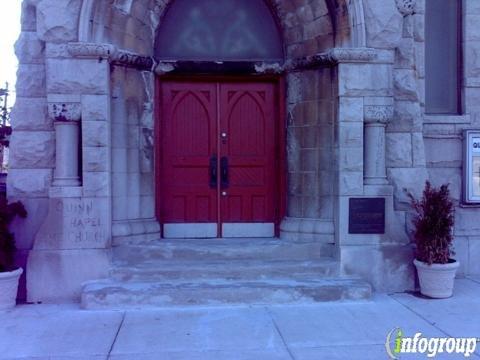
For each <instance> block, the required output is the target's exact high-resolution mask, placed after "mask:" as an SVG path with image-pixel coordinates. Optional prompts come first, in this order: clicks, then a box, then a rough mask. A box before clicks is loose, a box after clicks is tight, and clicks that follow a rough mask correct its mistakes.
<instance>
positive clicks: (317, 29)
mask: <svg viewBox="0 0 480 360" xmlns="http://www.w3.org/2000/svg"><path fill="white" fill-rule="evenodd" d="M169 4H170V3H158V2H148V1H117V2H115V3H114V5H113V6H108V5H106V4H105V3H102V2H96V3H95V4H93V3H89V2H88V1H86V2H84V4H83V9H82V20H81V21H80V24H81V26H80V38H86V39H88V40H89V41H91V40H95V42H99V43H105V42H108V43H113V44H115V45H116V46H117V47H118V48H123V49H128V50H131V51H135V52H137V53H139V54H142V55H146V56H147V55H148V56H151V55H155V54H154V48H155V46H154V43H155V39H156V37H157V34H158V31H159V30H158V29H161V28H162V21H164V20H165V13H168V9H169ZM267 4H268V7H269V8H270V10H271V12H272V15H273V16H274V18H276V22H277V23H278V25H279V26H280V28H281V33H282V37H283V38H284V44H285V59H281V60H280V61H276V62H275V63H274V64H272V63H271V62H270V63H269V62H262V61H257V62H256V63H254V62H250V64H248V66H247V68H246V69H245V68H241V69H240V72H242V71H243V72H244V73H245V74H243V76H245V75H248V74H254V75H256V76H258V75H262V74H263V75H264V74H266V73H274V74H276V75H277V76H279V77H280V76H281V77H283V78H284V79H285V80H286V81H285V84H286V87H287V91H286V98H285V101H284V103H283V104H279V105H281V106H283V107H284V108H285V110H286V114H288V130H287V149H288V164H287V170H286V172H287V175H288V184H289V185H288V189H287V190H286V191H285V194H284V195H285V198H287V200H286V203H287V204H288V205H287V209H286V211H285V212H284V213H285V215H286V216H287V217H286V218H284V219H283V220H284V221H283V222H282V224H283V225H282V227H281V229H282V235H283V236H284V237H290V238H294V237H295V238H298V237H299V236H300V237H303V238H313V237H315V238H317V239H318V238H322V239H323V241H325V242H327V243H330V244H333V243H334V224H333V223H334V200H333V193H334V189H333V183H334V176H335V170H334V161H333V156H332V155H333V153H334V143H333V140H334V136H333V133H334V123H335V121H334V116H335V112H334V109H335V106H336V105H335V94H334V88H335V79H334V77H335V74H334V72H332V71H331V69H330V68H329V65H328V64H327V63H328V61H324V65H323V66H320V67H318V66H317V67H316V68H315V69H314V70H313V69H312V70H311V69H309V68H308V65H307V66H305V67H304V68H303V69H300V68H298V69H296V68H295V67H296V66H297V65H293V66H292V64H293V63H295V62H296V61H297V59H302V58H305V59H306V58H307V57H308V56H312V55H314V54H318V53H321V52H322V51H327V50H328V49H331V48H333V47H334V46H335V45H336V44H337V45H351V44H354V43H359V44H361V43H362V41H364V30H363V31H362V29H363V27H362V24H363V23H362V21H361V20H357V19H358V18H360V19H361V18H362V16H363V13H362V11H361V10H362V7H361V2H353V1H350V2H348V4H347V3H343V2H340V3H337V2H335V1H325V2H324V1H320V2H315V3H313V4H308V3H305V4H303V5H299V4H294V3H293V2H292V3H291V2H289V1H268V2H267ZM146 14H147V15H148V16H146ZM140 19H141V20H140ZM106 22H109V23H111V24H115V25H109V24H108V23H106ZM82 24H83V26H82ZM121 28H122V29H123V28H127V29H129V28H133V29H135V31H131V32H130V33H128V32H125V31H123V30H120V29H121ZM133 33H135V37H132V34H133ZM139 34H140V35H139ZM157 60H158V57H157ZM174 60H177V59H174ZM260 60H261V59H260ZM308 61H312V59H310V60H307V62H308ZM313 61H315V60H313ZM321 61H323V60H321ZM300 62H301V61H300ZM190 65H191V64H190ZM243 66H245V64H243ZM288 66H292V70H293V71H288V72H285V71H284V70H283V68H282V67H284V68H287V67H288ZM172 67H173V68H174V70H177V72H182V71H185V68H183V69H182V68H180V69H178V67H179V62H178V61H174V62H165V61H162V62H161V63H160V64H159V65H158V66H157V73H158V72H161V73H163V72H170V71H171V70H172ZM175 67H177V69H175ZM300 67H301V66H300ZM188 71H189V72H190V73H192V72H195V71H197V72H202V71H203V72H205V69H198V68H197V69H193V70H192V69H188ZM207 71H212V70H211V69H207ZM216 71H218V67H217V69H216ZM220 71H221V72H223V73H225V70H220ZM228 71H232V70H227V73H228ZM238 71H239V70H238V68H237V69H234V70H233V72H237V73H238ZM174 72H175V71H174ZM111 79H112V91H113V94H114V97H113V98H114V100H113V101H112V133H120V134H125V133H126V130H125V127H126V128H130V129H132V128H133V127H135V126H136V125H134V124H133V122H134V120H133V119H134V118H138V119H142V120H141V121H140V124H139V125H138V129H137V130H131V131H134V132H138V133H140V134H143V135H145V137H144V138H142V137H141V141H144V142H145V143H144V144H143V145H142V144H139V145H138V154H139V155H140V157H142V155H144V156H145V157H147V159H143V160H142V159H141V160H140V166H143V169H139V168H138V167H137V164H136V163H135V162H136V160H135V159H136V157H137V156H136V155H137V150H135V149H131V148H128V146H129V145H127V147H124V148H118V149H116V147H117V146H123V145H121V144H115V143H113V144H112V146H113V147H114V150H113V153H112V161H113V164H114V166H113V172H114V175H113V177H112V182H113V184H112V187H113V204H114V205H113V208H112V209H113V210H112V217H113V219H112V220H113V236H114V237H117V238H120V237H124V236H129V235H134V233H135V232H138V231H143V230H142V229H144V228H146V227H148V228H150V229H154V228H155V226H153V225H152V224H153V223H152V222H150V223H148V221H147V219H148V217H149V216H151V215H152V211H151V209H152V202H154V196H153V195H152V193H155V191H154V189H153V188H151V189H148V187H149V186H150V185H145V184H152V185H151V186H154V184H155V181H154V178H155V177H154V176H153V167H152V164H149V161H151V159H153V149H152V148H148V146H149V145H150V146H153V141H152V132H153V130H154V129H153V121H152V118H151V117H152V113H153V110H154V108H155V106H154V102H155V100H154V99H153V98H152V97H153V95H154V93H155V91H154V76H153V75H152V74H151V73H145V72H139V71H138V70H137V71H136V70H133V69H129V68H124V67H118V66H115V67H114V68H113V72H112V74H111ZM126 83H128V89H127V88H126V86H125V85H124V84H126ZM122 87H123V88H122ZM117 93H118V96H117ZM117 99H118V101H117ZM117 114H118V116H117ZM121 114H128V116H127V119H125V116H124V115H121ZM128 117H130V120H129V119H128ZM145 121H147V122H148V123H149V124H146V123H145ZM122 123H123V124H124V125H122ZM126 124H128V125H126ZM115 139H117V137H114V142H115V141H116V140H115ZM125 141H126V140H125V139H124V140H123V142H124V143H125ZM145 145H146V146H147V148H145V147H144V148H142V146H145ZM134 146H137V145H134ZM148 158H149V159H150V160H149V159H148ZM117 163H120V164H123V165H124V166H123V167H121V168H118V173H116V174H115V172H116V170H117V169H116V167H115V164H117ZM129 164H130V165H129ZM147 168H149V169H150V171H149V169H147ZM125 174H126V177H127V180H120V179H122V178H124V177H125ZM117 181H118V184H116V182H117ZM139 183H140V184H139ZM145 186H147V188H146V189H145ZM140 187H143V189H140ZM138 193H141V196H140V197H139V196H138ZM157 193H158V191H157ZM127 203H128V204H129V205H130V206H129V207H126V206H124V204H127ZM147 208H148V209H150V210H148V211H146V210H145V209H147ZM135 209H138V211H137V210H135ZM140 209H143V214H142V213H141V210H140ZM139 211H140V213H139ZM128 212H130V214H129V213H128ZM152 217H153V216H152ZM139 219H143V220H141V221H139ZM141 224H144V226H143V227H142V225H141ZM145 224H147V225H145ZM135 229H137V230H135ZM152 236H154V235H152ZM155 236H156V235H155Z"/></svg>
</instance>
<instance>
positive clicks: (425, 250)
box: [408, 181, 460, 299]
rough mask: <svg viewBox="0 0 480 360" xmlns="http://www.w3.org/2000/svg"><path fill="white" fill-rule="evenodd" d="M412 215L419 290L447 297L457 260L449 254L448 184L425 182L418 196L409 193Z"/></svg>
mask: <svg viewBox="0 0 480 360" xmlns="http://www.w3.org/2000/svg"><path fill="white" fill-rule="evenodd" d="M408 195H409V197H410V200H411V204H412V207H413V209H414V210H415V217H414V218H413V225H414V228H415V229H414V234H413V235H414V238H415V243H416V256H415V260H414V261H413V262H414V264H415V267H416V268H417V273H418V279H419V282H420V292H421V293H422V294H423V295H425V296H428V297H431V298H439V299H441V298H448V297H450V296H452V293H453V283H454V279H455V274H456V272H457V269H458V267H459V265H460V263H459V262H458V261H456V260H454V259H452V256H453V255H455V253H454V252H453V250H452V241H453V232H452V229H453V225H454V223H455V215H454V205H453V202H452V200H451V198H450V190H449V188H448V185H442V186H440V188H435V187H433V186H432V185H431V184H430V182H428V181H427V182H426V184H425V189H424V190H423V196H422V198H421V199H420V200H417V199H415V198H414V197H413V195H412V194H408Z"/></svg>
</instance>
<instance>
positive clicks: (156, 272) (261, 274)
mask: <svg viewBox="0 0 480 360" xmlns="http://www.w3.org/2000/svg"><path fill="white" fill-rule="evenodd" d="M337 275H339V266H338V261H335V260H334V259H331V258H325V259H322V260H319V261H259V260H232V261H229V262H225V261H209V262H206V261H203V262H198V261H195V262H194V261H172V260H163V261H153V262H143V263H139V264H136V265H134V266H122V265H120V266H114V268H113V269H112V271H111V278H112V279H114V280H116V281H128V282H133V281H140V282H151V281H164V280H169V279H184V280H186V279H189V280H195V279H199V280H205V279H209V278H221V279H226V280H255V279H257V280H264V279H281V278H290V279H318V278H320V277H332V276H337Z"/></svg>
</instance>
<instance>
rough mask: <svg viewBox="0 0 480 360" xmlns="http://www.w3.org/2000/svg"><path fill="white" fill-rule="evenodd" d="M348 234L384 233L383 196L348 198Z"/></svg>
mask: <svg viewBox="0 0 480 360" xmlns="http://www.w3.org/2000/svg"><path fill="white" fill-rule="evenodd" d="M349 205H350V207H349V218H348V232H349V233H350V234H385V198H352V199H350V204H349Z"/></svg>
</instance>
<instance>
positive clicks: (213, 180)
mask: <svg viewBox="0 0 480 360" xmlns="http://www.w3.org/2000/svg"><path fill="white" fill-rule="evenodd" d="M217 166H218V160H217V155H212V157H211V158H210V171H209V173H210V187H211V188H212V189H216V188H217V177H218V176H217Z"/></svg>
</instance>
